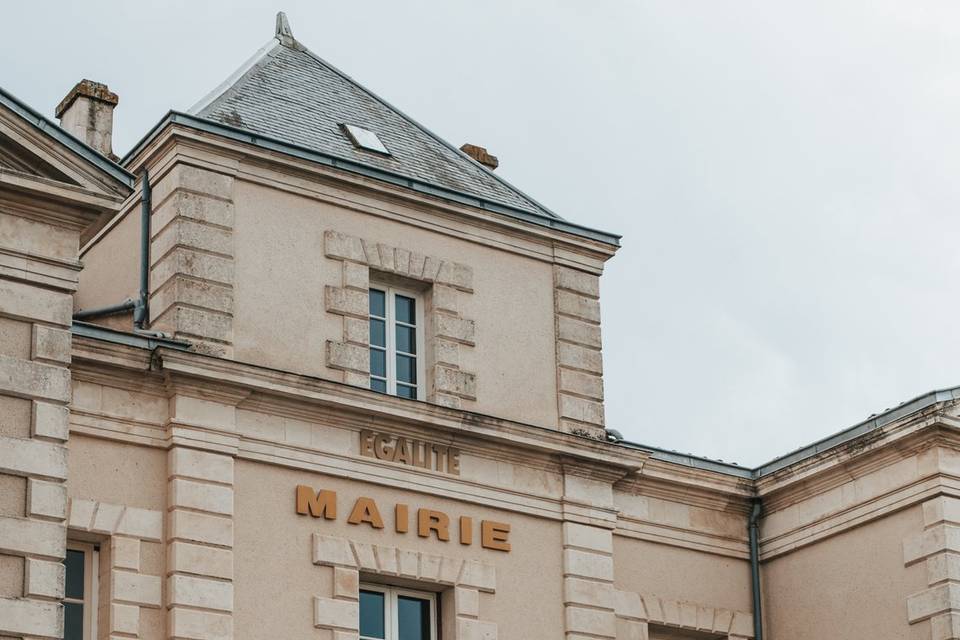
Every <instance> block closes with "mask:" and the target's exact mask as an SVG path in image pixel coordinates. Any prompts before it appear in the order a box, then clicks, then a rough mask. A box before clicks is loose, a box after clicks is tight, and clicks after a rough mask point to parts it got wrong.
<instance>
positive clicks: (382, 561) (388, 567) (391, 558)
mask: <svg viewBox="0 0 960 640" xmlns="http://www.w3.org/2000/svg"><path fill="white" fill-rule="evenodd" d="M373 551H374V553H376V554H377V566H378V567H380V573H384V574H387V575H391V576H395V575H397V573H399V571H400V567H399V565H398V563H397V548H396V547H389V546H386V545H382V544H378V545H375V546H374V548H373Z"/></svg>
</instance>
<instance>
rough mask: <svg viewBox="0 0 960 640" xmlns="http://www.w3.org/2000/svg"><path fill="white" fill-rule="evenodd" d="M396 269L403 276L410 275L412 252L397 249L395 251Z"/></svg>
mask: <svg viewBox="0 0 960 640" xmlns="http://www.w3.org/2000/svg"><path fill="white" fill-rule="evenodd" d="M394 261H395V262H394V265H393V266H394V269H395V270H396V272H397V273H399V274H401V275H404V276H406V275H410V252H409V251H407V250H406V249H401V248H400V247H397V248H396V249H394Z"/></svg>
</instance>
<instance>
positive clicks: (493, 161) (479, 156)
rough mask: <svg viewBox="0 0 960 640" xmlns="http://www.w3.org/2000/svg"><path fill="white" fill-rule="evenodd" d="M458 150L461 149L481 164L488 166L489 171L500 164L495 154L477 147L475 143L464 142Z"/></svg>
mask: <svg viewBox="0 0 960 640" xmlns="http://www.w3.org/2000/svg"><path fill="white" fill-rule="evenodd" d="M460 151H463V152H464V153H465V154H467V155H468V156H470V157H471V158H473V159H474V160H476V161H477V162H479V163H480V164H482V165H483V166H485V167H487V168H489V169H490V170H491V171H493V170H494V169H496V168H497V167H498V166H500V161H499V160H497V156H492V155H490V153H489V152H487V150H486V149H485V148H484V147H478V146H477V145H475V144H469V143H467V144H465V145H463V146H462V147H460Z"/></svg>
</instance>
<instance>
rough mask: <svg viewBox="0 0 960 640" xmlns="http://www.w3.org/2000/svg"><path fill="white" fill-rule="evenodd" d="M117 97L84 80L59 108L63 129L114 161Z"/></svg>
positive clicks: (58, 114)
mask: <svg viewBox="0 0 960 640" xmlns="http://www.w3.org/2000/svg"><path fill="white" fill-rule="evenodd" d="M117 102H118V98H117V94H115V93H111V92H110V89H108V88H107V85H105V84H101V83H99V82H94V81H93V80H81V81H80V82H78V83H77V86H75V87H74V88H73V89H71V90H70V93H68V94H67V97H66V98H64V99H63V100H61V101H60V104H59V105H57V118H59V119H60V126H61V127H63V128H64V129H66V130H67V132H69V133H70V134H71V135H73V137H75V138H78V139H80V140H82V141H83V142H86V143H87V144H88V145H90V146H91V147H93V148H94V149H96V150H97V151H99V152H100V153H102V154H103V155H105V156H107V157H108V158H111V159H113V160H116V159H117V156H115V155H113V108H114V107H115V106H117Z"/></svg>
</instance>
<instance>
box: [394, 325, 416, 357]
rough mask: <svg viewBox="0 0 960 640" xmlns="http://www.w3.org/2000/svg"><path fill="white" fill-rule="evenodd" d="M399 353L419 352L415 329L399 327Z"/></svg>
mask: <svg viewBox="0 0 960 640" xmlns="http://www.w3.org/2000/svg"><path fill="white" fill-rule="evenodd" d="M397 351H403V352H404V353H414V354H415V353H416V352H417V330H416V329H414V328H413V327H405V326H403V325H401V324H398V325H397Z"/></svg>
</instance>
